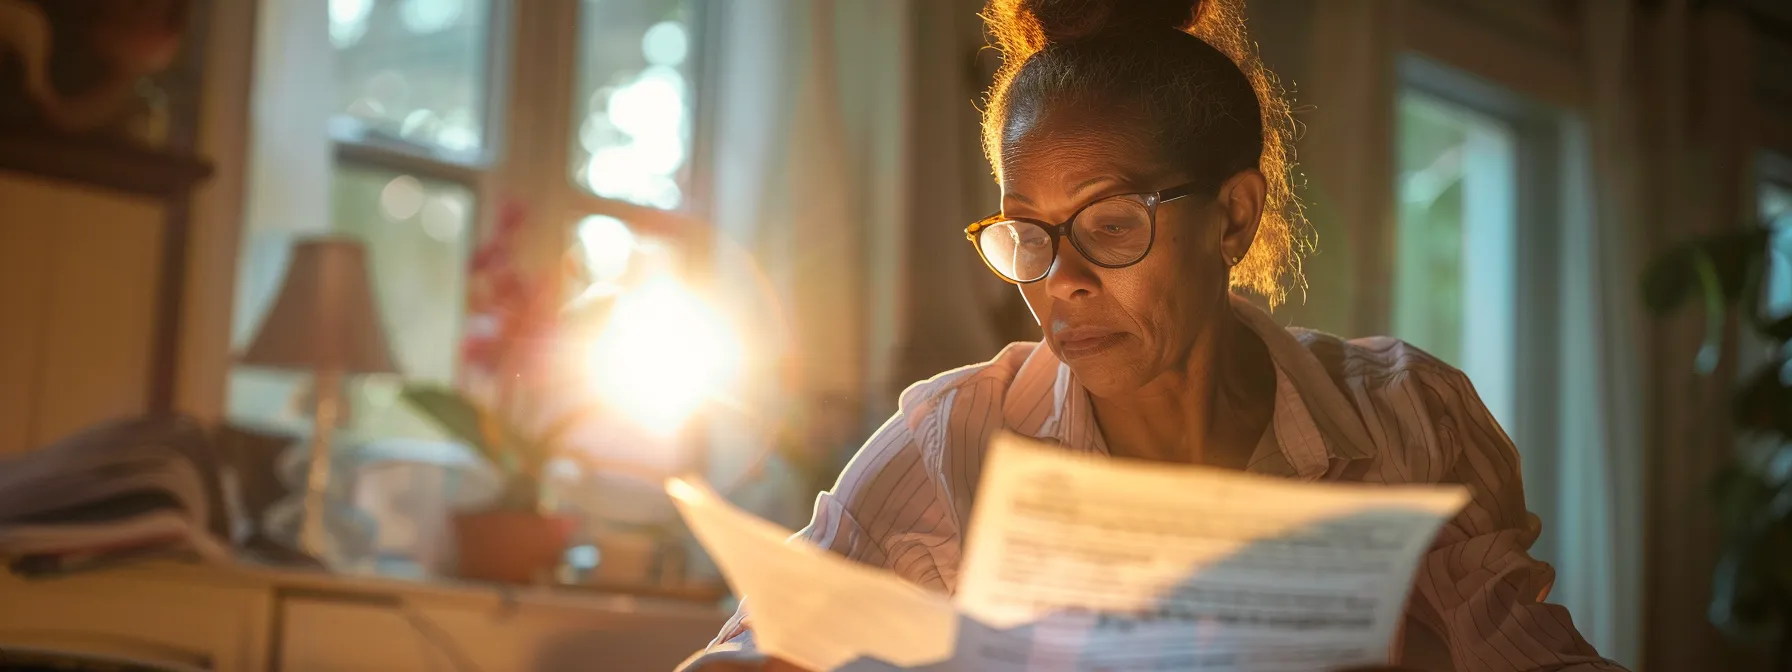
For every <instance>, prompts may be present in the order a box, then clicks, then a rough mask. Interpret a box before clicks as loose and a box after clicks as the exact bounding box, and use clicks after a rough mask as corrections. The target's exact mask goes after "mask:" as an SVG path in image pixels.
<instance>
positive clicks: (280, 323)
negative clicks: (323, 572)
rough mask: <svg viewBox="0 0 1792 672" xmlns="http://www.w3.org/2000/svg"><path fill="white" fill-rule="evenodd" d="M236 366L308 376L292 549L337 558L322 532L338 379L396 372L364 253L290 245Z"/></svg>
mask: <svg viewBox="0 0 1792 672" xmlns="http://www.w3.org/2000/svg"><path fill="white" fill-rule="evenodd" d="M239 361H240V362H242V363H244V364H250V365H256V366H266V367H271V368H279V369H288V370H297V371H311V372H312V374H313V376H314V378H313V381H312V385H313V386H314V392H313V395H312V396H313V401H314V403H315V406H314V408H313V413H312V423H313V430H312V434H311V454H310V458H309V464H308V465H307V468H306V472H305V484H304V485H305V487H304V493H303V495H304V500H303V509H302V514H301V515H300V516H299V517H300V521H299V529H298V534H297V540H296V541H297V545H298V548H299V550H301V551H304V552H305V553H307V554H309V555H311V556H312V557H314V558H317V559H319V560H322V561H324V562H325V563H326V564H329V563H332V562H334V561H335V560H337V559H338V558H339V553H338V552H337V551H338V549H336V548H335V545H336V544H337V543H338V542H337V540H333V539H332V538H331V534H330V531H329V530H328V529H327V528H326V527H325V524H326V517H327V516H328V510H329V501H328V494H329V493H328V491H329V486H330V483H329V481H330V439H331V436H330V435H331V432H333V431H334V430H335V428H336V425H337V422H338V420H339V418H340V416H341V414H342V412H343V410H344V409H343V406H342V404H343V400H342V381H343V378H344V377H346V376H350V375H357V374H369V373H397V369H396V368H395V367H394V366H393V365H392V354H391V351H390V349H389V348H388V347H387V345H386V335H385V332H384V331H383V330H381V328H380V320H379V311H378V310H376V309H375V306H374V300H373V291H372V288H371V286H370V285H369V283H368V278H367V253H366V250H365V248H363V247H362V246H361V244H360V243H359V242H358V241H355V240H351V239H344V238H334V237H330V238H315V239H308V240H302V241H299V242H297V243H295V244H294V246H293V251H292V260H291V262H290V263H289V264H288V266H287V268H286V278H285V281H284V283H283V284H282V285H281V287H280V294H279V297H278V298H277V299H275V301H274V307H273V309H272V310H270V311H268V314H267V317H266V318H265V319H264V320H263V321H262V323H261V329H260V330H259V331H257V332H256V334H255V340H254V341H252V342H250V344H249V348H248V350H246V351H245V352H244V353H243V355H242V357H241V358H240V359H239Z"/></svg>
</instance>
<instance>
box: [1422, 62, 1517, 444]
mask: <svg viewBox="0 0 1792 672" xmlns="http://www.w3.org/2000/svg"><path fill="white" fill-rule="evenodd" d="M1399 133H1400V136H1399V138H1400V147H1399V162H1400V163H1399V170H1400V173H1399V175H1400V181H1399V189H1400V193H1399V196H1400V197H1399V210H1398V213H1399V219H1398V224H1397V232H1398V233H1397V247H1396V253H1395V259H1396V266H1395V269H1394V271H1395V273H1394V301H1393V322H1394V324H1393V333H1394V334H1395V335H1396V336H1399V337H1400V338H1403V339H1405V340H1407V341H1409V342H1411V343H1413V344H1414V345H1417V346H1419V347H1420V348H1423V349H1424V350H1426V351H1427V352H1430V353H1432V354H1434V355H1436V356H1438V357H1439V358H1442V359H1443V360H1444V361H1447V362H1450V363H1451V364H1454V365H1455V366H1456V367H1457V368H1460V369H1462V370H1463V371H1464V372H1465V373H1467V374H1468V376H1469V379H1471V380H1473V381H1474V382H1475V386H1476V388H1477V389H1478V390H1479V391H1480V393H1481V398H1482V400H1483V401H1485V402H1486V403H1487V406H1488V408H1489V409H1490V410H1492V411H1493V414H1494V417H1496V418H1499V420H1500V422H1501V423H1502V424H1504V425H1506V426H1507V427H1511V426H1512V424H1513V420H1514V417H1513V416H1514V409H1513V394H1514V390H1513V374H1514V372H1515V370H1516V368H1517V367H1516V360H1515V354H1516V348H1515V345H1516V338H1515V334H1514V324H1515V321H1514V319H1513V318H1514V315H1513V313H1514V312H1515V309H1516V305H1515V302H1514V290H1515V289H1516V286H1517V282H1516V279H1515V277H1514V276H1515V273H1516V271H1517V259H1516V258H1515V255H1516V250H1517V221H1516V208H1515V206H1516V203H1517V177H1518V174H1517V163H1516V162H1517V139H1516V137H1515V135H1514V131H1513V129H1512V128H1511V126H1510V125H1508V124H1506V123H1503V122H1501V121H1499V120H1497V119H1494V118H1492V117H1489V116H1487V115H1484V114H1481V113H1479V112H1477V111H1476V110H1474V109H1472V108H1469V107H1467V106H1464V105H1461V104H1456V103H1452V102H1449V101H1446V100H1444V99H1441V98H1438V97H1435V96H1432V95H1429V94H1426V93H1423V92H1419V91H1408V92H1406V93H1405V94H1404V95H1402V96H1401V98H1400V103H1399Z"/></svg>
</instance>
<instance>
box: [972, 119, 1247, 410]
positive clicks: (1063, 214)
mask: <svg viewBox="0 0 1792 672" xmlns="http://www.w3.org/2000/svg"><path fill="white" fill-rule="evenodd" d="M1108 119H1112V117H1108ZM1014 131H1017V132H1010V133H1008V134H1007V137H1008V139H1007V141H1005V142H1004V143H1003V147H1002V211H1003V213H1004V214H1006V215H1007V216H1010V217H1025V218H1029V219H1037V220H1041V221H1045V222H1052V223H1057V222H1062V221H1064V220H1065V219H1067V218H1069V217H1070V216H1071V215H1072V214H1074V213H1076V212H1077V210H1078V209H1080V208H1082V207H1083V206H1084V205H1086V204H1088V203H1091V202H1093V201H1095V200H1098V199H1101V198H1105V197H1108V196H1114V195H1118V194H1129V193H1144V192H1154V191H1158V190H1161V189H1167V188H1170V187H1175V186H1178V185H1181V184H1183V183H1185V182H1187V181H1188V179H1189V175H1188V174H1187V173H1185V172H1182V171H1179V170H1177V169H1175V168H1172V167H1169V166H1165V165H1163V164H1162V162H1160V161H1158V160H1156V159H1155V158H1154V155H1153V152H1152V149H1153V148H1152V146H1151V145H1150V144H1149V134H1140V133H1129V132H1126V131H1125V130H1122V129H1116V128H1113V127H1112V125H1111V122H1109V125H1104V123H1103V116H1102V115H1099V114H1086V113H1084V114H1078V113H1068V112H1058V113H1050V114H1046V115H1042V116H1041V117H1039V118H1038V119H1037V121H1035V122H1034V123H1031V124H1030V125H1026V126H1025V127H1023V128H1017V129H1014ZM1263 193H1264V182H1263V178H1262V176H1261V175H1260V174H1258V173H1256V172H1255V171H1246V172H1243V173H1240V174H1238V175H1236V176H1234V177H1233V178H1231V179H1229V180H1227V181H1226V182H1225V183H1224V184H1223V185H1221V187H1220V188H1219V191H1218V198H1215V194H1213V193H1208V192H1197V193H1195V194H1191V195H1189V196H1188V197H1186V198H1181V199H1178V200H1175V201H1171V202H1169V203H1164V204H1162V205H1160V206H1158V208H1157V230H1156V238H1155V242H1154V243H1153V245H1152V247H1151V251H1150V253H1148V254H1146V255H1145V257H1144V258H1143V259H1141V260H1140V261H1139V262H1138V263H1136V264H1133V265H1131V266H1127V267H1125V268H1102V267H1100V266H1096V265H1094V264H1092V263H1089V260H1088V259H1086V258H1084V257H1083V255H1082V254H1081V253H1079V252H1077V250H1076V248H1075V247H1073V246H1072V245H1071V244H1070V241H1068V240H1064V241H1060V243H1059V246H1058V257H1057V263H1056V264H1055V265H1054V266H1053V267H1052V270H1051V272H1050V273H1048V274H1047V275H1046V276H1045V278H1044V279H1041V280H1039V281H1037V282H1033V283H1028V284H1023V285H1021V286H1020V288H1021V294H1022V295H1023V296H1025V297H1026V300H1027V306H1028V307H1029V308H1031V309H1032V311H1033V317H1034V319H1036V320H1038V322H1039V326H1040V329H1041V330H1042V331H1043V332H1044V336H1045V342H1046V344H1047V345H1048V346H1050V347H1051V349H1052V351H1053V352H1055V353H1057V355H1058V357H1059V358H1060V359H1062V360H1063V361H1064V362H1065V363H1067V364H1069V365H1070V368H1071V369H1072V370H1073V371H1075V372H1076V374H1077V377H1078V378H1079V379H1080V380H1081V382H1082V383H1083V385H1084V387H1086V388H1087V389H1088V390H1089V391H1090V393H1091V394H1094V395H1095V396H1098V397H1110V396H1117V395H1125V394H1131V393H1137V392H1141V391H1149V388H1150V387H1152V384H1153V382H1154V381H1158V380H1160V379H1163V378H1164V374H1166V373H1168V372H1172V371H1176V372H1180V371H1182V370H1183V365H1184V364H1185V362H1186V358H1187V356H1188V353H1189V351H1190V348H1191V347H1192V346H1193V345H1194V344H1195V343H1196V342H1197V341H1198V340H1200V339H1202V338H1205V337H1206V336H1205V335H1206V334H1208V333H1211V331H1210V327H1211V326H1214V325H1217V324H1220V323H1221V320H1222V319H1223V318H1224V317H1225V315H1226V312H1225V311H1227V310H1229V304H1228V302H1227V298H1226V297H1227V289H1228V284H1229V282H1228V269H1229V266H1228V265H1227V263H1226V259H1228V258H1230V257H1234V256H1237V257H1242V256H1243V255H1244V253H1245V251H1246V250H1248V249H1249V246H1250V241H1251V238H1252V236H1254V235H1255V234H1256V230H1257V218H1258V216H1259V215H1260V213H1261V211H1262V204H1263ZM1169 380H1172V381H1173V380H1175V378H1171V379H1169Z"/></svg>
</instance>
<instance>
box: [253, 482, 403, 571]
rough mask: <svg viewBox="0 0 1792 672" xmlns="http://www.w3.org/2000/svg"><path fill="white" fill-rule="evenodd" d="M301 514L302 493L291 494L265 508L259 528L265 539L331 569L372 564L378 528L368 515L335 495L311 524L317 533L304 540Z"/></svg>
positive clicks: (355, 569) (361, 569) (357, 569)
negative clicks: (316, 529) (318, 529)
mask: <svg viewBox="0 0 1792 672" xmlns="http://www.w3.org/2000/svg"><path fill="white" fill-rule="evenodd" d="M305 514H306V506H305V493H302V492H301V493H295V494H294V496H291V497H287V498H286V499H283V500H280V501H279V502H278V503H276V504H274V505H273V506H271V507H269V508H268V513H267V517H266V518H264V519H263V520H262V529H263V531H264V533H265V534H266V535H267V537H268V538H269V539H271V540H273V541H275V542H278V543H280V544H282V545H284V546H286V547H288V548H291V549H293V550H296V551H300V552H302V553H304V554H306V555H309V556H311V557H312V558H314V559H316V560H317V561H318V562H321V563H323V565H324V566H326V567H328V568H330V569H331V570H332V571H338V572H358V571H363V570H366V569H369V568H371V567H372V566H373V563H374V561H375V559H376V552H375V551H376V548H375V547H376V543H377V541H378V536H377V534H378V527H377V524H376V523H375V521H374V519H373V517H372V516H369V515H367V514H366V513H365V512H363V511H361V510H360V509H357V508H355V507H354V506H352V505H350V504H349V503H347V502H344V501H341V500H340V499H339V498H335V497H331V498H328V499H327V500H326V501H325V504H324V506H323V509H322V516H321V519H319V520H316V521H315V523H314V524H316V525H318V527H319V528H321V529H320V531H321V534H316V535H312V536H313V539H312V540H307V539H306V538H305V537H306V535H305V534H304V529H305V523H306V522H307V520H306V515H305Z"/></svg>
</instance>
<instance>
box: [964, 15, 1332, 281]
mask: <svg viewBox="0 0 1792 672" xmlns="http://www.w3.org/2000/svg"><path fill="white" fill-rule="evenodd" d="M1242 3H1243V0H988V4H987V5H986V6H985V8H984V13H983V19H984V21H985V22H986V23H987V24H988V25H989V29H990V33H991V35H993V37H994V39H995V46H996V47H997V48H998V49H999V50H1000V51H1001V54H1002V66H1001V68H1000V69H999V70H997V71H996V76H995V80H994V83H993V84H992V85H991V86H990V89H989V93H988V97H987V99H986V100H985V101H984V106H983V151H984V154H985V155H987V156H988V157H989V162H990V165H991V166H993V167H994V168H995V170H996V179H997V180H1000V179H1001V171H1002V145H1003V143H1004V141H1012V140H1013V139H1014V136H1015V135H1016V134H1018V133H1020V132H1022V131H1024V130H1025V123H1024V120H1027V119H1032V118H1036V117H1037V116H1038V115H1039V114H1040V113H1042V112H1043V111H1044V110H1045V109H1047V108H1048V107H1058V106H1079V105H1081V106H1103V107H1106V108H1112V107H1114V106H1116V105H1130V106H1132V107H1133V108H1136V109H1137V111H1140V112H1142V113H1143V114H1144V115H1145V121H1146V122H1147V126H1146V128H1148V129H1149V130H1150V132H1152V133H1153V134H1154V135H1153V139H1154V140H1155V145H1156V146H1158V147H1160V148H1161V152H1162V154H1163V156H1162V157H1161V158H1162V159H1164V160H1165V161H1167V162H1170V163H1171V165H1177V166H1179V167H1182V168H1184V169H1187V170H1189V171H1190V172H1191V173H1192V174H1193V175H1195V176H1196V177H1197V179H1198V180H1201V181H1204V182H1210V183H1211V187H1212V188H1215V189H1217V188H1218V187H1219V185H1220V183H1222V182H1223V181H1224V180H1225V179H1226V178H1228V177H1230V176H1232V175H1234V174H1236V173H1238V172H1239V171H1242V170H1247V169H1251V168H1255V169H1257V170H1258V171H1260V172H1261V173H1262V174H1263V177H1264V180H1265V182H1267V184H1268V189H1267V191H1266V193H1265V196H1264V204H1263V217H1262V220H1261V223H1260V224H1259V225H1258V229H1257V237H1256V239H1255V240H1254V241H1253V242H1252V244H1251V248H1250V251H1249V253H1248V254H1246V255H1245V258H1244V259H1243V260H1242V261H1241V262H1240V263H1239V264H1238V265H1236V266H1235V267H1233V269H1232V274H1231V282H1232V286H1233V287H1235V288H1241V289H1246V290H1249V291H1252V292H1255V293H1257V294H1259V295H1261V296H1263V297H1264V298H1265V299H1266V300H1268V302H1269V304H1270V305H1271V306H1272V307H1273V306H1276V305H1279V304H1281V303H1282V302H1283V301H1285V300H1286V299H1287V295H1288V291H1289V290H1290V289H1291V288H1292V289H1296V290H1303V291H1304V289H1305V286H1306V283H1305V279H1304V277H1303V276H1302V274H1301V261H1302V259H1303V258H1304V257H1305V255H1306V254H1307V253H1308V252H1310V251H1311V249H1312V246H1313V240H1312V233H1311V229H1310V227H1309V226H1308V224H1307V221H1306V217H1305V216H1304V215H1303V213H1302V210H1301V204H1300V200H1299V199H1297V198H1296V197H1295V195H1294V184H1293V181H1292V174H1293V172H1294V171H1293V167H1294V149H1293V146H1292V143H1293V140H1294V132H1295V128H1296V127H1295V125H1294V119H1293V117H1292V116H1291V115H1290V113H1289V107H1288V101H1287V100H1286V98H1285V97H1284V95H1283V92H1282V88H1281V86H1280V84H1279V83H1278V82H1277V81H1276V78H1275V75H1274V74H1273V73H1271V72H1270V71H1269V70H1268V69H1267V68H1265V67H1264V66H1263V62H1262V60H1261V59H1260V58H1258V56H1257V51H1256V48H1255V46H1254V45H1253V44H1252V43H1251V41H1250V39H1249V37H1248V36H1247V35H1246V32H1245V28H1244V8H1243V6H1242Z"/></svg>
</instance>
